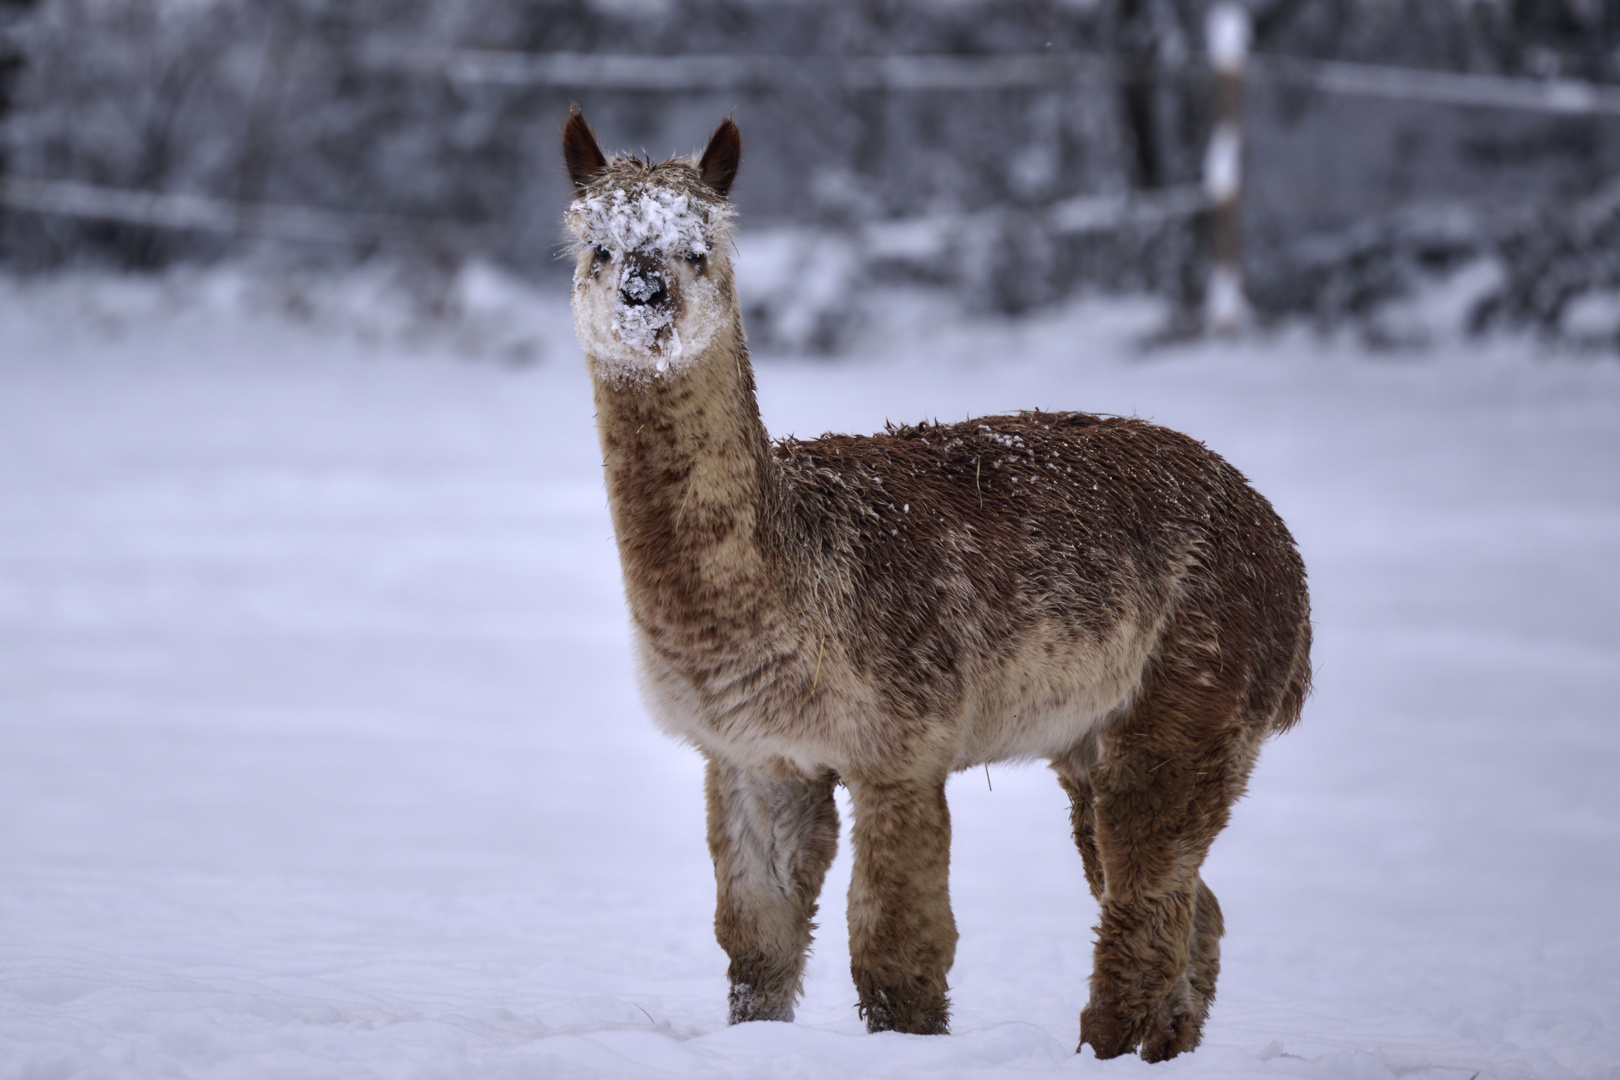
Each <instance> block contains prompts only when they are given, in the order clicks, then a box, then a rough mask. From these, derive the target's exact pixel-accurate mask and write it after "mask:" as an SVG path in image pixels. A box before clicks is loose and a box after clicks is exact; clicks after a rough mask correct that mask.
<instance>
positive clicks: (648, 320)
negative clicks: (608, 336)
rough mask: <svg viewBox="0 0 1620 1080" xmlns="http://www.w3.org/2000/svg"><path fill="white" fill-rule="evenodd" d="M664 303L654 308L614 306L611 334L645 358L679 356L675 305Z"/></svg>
mask: <svg viewBox="0 0 1620 1080" xmlns="http://www.w3.org/2000/svg"><path fill="white" fill-rule="evenodd" d="M664 296H665V300H664V301H663V302H661V303H657V304H649V303H624V302H622V301H621V302H620V303H617V304H614V305H613V332H614V334H616V335H618V338H619V340H620V341H622V342H624V343H625V344H626V345H628V346H630V347H631V348H632V349H635V350H636V351H637V352H640V353H645V354H646V355H648V356H656V355H659V354H663V355H664V356H666V357H676V356H679V355H680V354H681V336H680V334H679V333H677V332H676V330H675V305H674V304H671V303H669V302H668V299H667V297H668V293H665V294H664Z"/></svg>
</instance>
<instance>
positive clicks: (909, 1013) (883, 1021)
mask: <svg viewBox="0 0 1620 1080" xmlns="http://www.w3.org/2000/svg"><path fill="white" fill-rule="evenodd" d="M845 783H846V784H847V785H848V787H849V793H850V799H851V801H852V802H853V804H854V810H855V828H854V840H855V868H854V873H853V875H852V879H851V881H850V886H849V953H850V973H851V974H852V975H853V976H854V978H855V989H856V992H857V994H858V996H859V999H860V1011H861V1015H862V1016H864V1017H865V1018H866V1028H867V1030H868V1031H904V1032H909V1033H911V1034H915V1035H943V1034H945V1033H946V1032H947V1031H948V1030H949V1017H950V1002H949V999H948V998H947V996H946V992H947V989H948V987H947V986H946V982H945V975H946V972H948V971H949V970H950V967H951V962H952V961H953V960H954V959H955V957H956V920H955V919H954V918H953V917H952V915H951V898H950V888H949V879H950V859H951V819H950V813H949V812H948V811H947V809H946V806H945V780H944V778H943V777H940V778H938V779H933V780H925V781H920V782H905V781H901V782H879V781H866V780H862V779H859V778H853V777H849V776H846V777H845Z"/></svg>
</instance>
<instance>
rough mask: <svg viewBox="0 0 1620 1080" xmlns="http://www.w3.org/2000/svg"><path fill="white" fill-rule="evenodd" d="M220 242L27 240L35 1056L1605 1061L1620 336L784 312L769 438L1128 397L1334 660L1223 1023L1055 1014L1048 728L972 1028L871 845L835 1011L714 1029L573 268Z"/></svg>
mask: <svg viewBox="0 0 1620 1080" xmlns="http://www.w3.org/2000/svg"><path fill="white" fill-rule="evenodd" d="M239 284H240V283H239V282H238V283H237V284H236V285H233V284H232V279H228V278H200V279H176V280H171V281H170V282H169V283H167V284H164V283H159V284H157V285H132V284H129V283H119V282H109V281H100V282H96V281H85V280H68V281H60V282H55V283H47V284H28V285H24V284H18V283H10V284H0V1076H4V1077H39V1078H45V1077H52V1078H56V1077H81V1076H109V1077H115V1076H116V1077H122V1076H154V1077H155V1076H177V1077H178V1076H184V1077H238V1076H242V1077H249V1076H251V1077H266V1076H287V1077H294V1076H296V1077H343V1078H351V1077H364V1076H377V1077H481V1078H482V1077H492V1078H494V1077H508V1076H511V1077H517V1076H524V1077H601V1076H612V1077H664V1076H702V1077H807V1078H824V1077H827V1078H834V1077H845V1076H893V1077H935V1076H939V1077H945V1076H949V1077H983V1076H1031V1077H1033V1076H1048V1075H1064V1076H1147V1075H1150V1074H1151V1075H1156V1076H1160V1077H1178V1076H1206V1075H1207V1076H1268V1077H1269V1076H1299V1077H1322V1078H1326V1077H1346V1078H1349V1077H1353V1078H1357V1080H1375V1078H1382V1077H1390V1076H1395V1077H1412V1076H1416V1077H1425V1078H1426V1077H1434V1078H1437V1080H1439V1078H1444V1080H1453V1078H1454V1080H1470V1077H1472V1076H1474V1075H1475V1074H1476V1073H1477V1074H1478V1076H1479V1077H1480V1078H1481V1080H1495V1078H1499V1077H1500V1078H1511V1077H1535V1078H1548V1080H1556V1078H1560V1077H1616V1076H1620V930H1617V928H1616V927H1617V922H1616V918H1617V916H1620V900H1617V899H1616V898H1617V897H1620V784H1617V782H1616V779H1615V778H1616V775H1617V773H1620V724H1617V718H1616V706H1615V703H1616V702H1617V701H1620V559H1617V556H1620V365H1617V364H1616V363H1615V362H1614V361H1613V359H1612V358H1611V359H1604V360H1592V359H1579V358H1571V357H1562V358H1559V357H1551V358H1548V357H1543V356H1539V355H1537V353H1538V350H1537V348H1536V346H1535V345H1534V344H1533V343H1529V342H1511V341H1509V342H1496V343H1491V344H1489V345H1480V344H1469V343H1453V344H1451V345H1447V346H1443V347H1441V348H1438V349H1436V350H1434V351H1431V352H1428V353H1421V354H1396V355H1368V354H1364V353H1358V352H1357V351H1355V350H1354V349H1353V348H1352V347H1350V346H1348V345H1334V344H1332V343H1323V342H1321V341H1319V340H1317V339H1314V338H1311V337H1307V336H1304V335H1292V334H1284V335H1281V336H1277V337H1272V338H1262V339H1260V340H1257V341H1251V342H1248V343H1244V344H1239V345H1222V344H1201V345H1190V346H1185V347H1178V348H1172V349H1168V350H1159V351H1155V352H1152V353H1146V354H1144V353H1142V352H1141V351H1140V350H1138V349H1137V348H1136V346H1135V344H1134V342H1135V341H1136V340H1138V339H1139V337H1140V335H1141V334H1142V333H1143V332H1144V331H1145V329H1147V328H1149V327H1150V326H1151V324H1152V323H1153V321H1154V319H1155V318H1156V316H1155V313H1154V312H1153V311H1152V310H1151V309H1150V308H1147V307H1145V306H1142V305H1130V304H1123V303H1110V304H1098V303H1093V304H1081V305H1077V306H1074V307H1071V308H1069V309H1067V310H1065V311H1062V312H1059V313H1056V314H1049V315H1045V316H1042V317H1039V318H1036V319H1032V320H1030V321H1027V322H1023V323H1017V324H1009V323H1005V322H995V321H975V320H972V319H968V318H965V317H957V316H952V315H950V314H948V313H944V312H941V311H938V310H934V309H928V308H926V307H923V308H921V309H919V310H917V311H913V312H912V313H911V314H910V315H909V316H904V317H900V316H897V317H896V318H895V319H894V320H893V321H892V323H891V324H889V325H886V326H883V327H879V328H877V329H876V330H874V331H872V332H871V333H869V335H868V338H867V343H866V344H865V345H863V346H861V347H860V348H858V349H857V350H856V351H855V353H854V354H852V355H850V356H848V357H845V358H843V359H840V360H837V361H831V362H829V361H811V360H789V359H775V360H773V359H770V358H765V359H763V360H762V361H761V363H760V382H761V388H762V389H761V393H762V405H763V409H764V413H765V416H766V419H767V422H768V423H769V425H770V426H771V428H772V430H773V431H775V432H778V433H783V432H797V433H799V434H816V433H819V432H821V431H823V430H829V429H831V430H853V431H864V430H871V429H872V428H874V427H876V426H877V425H880V424H881V423H882V422H883V420H884V419H885V418H893V419H896V420H913V419H917V418H921V417H928V416H935V415H937V416H940V417H959V416H963V415H966V414H969V413H981V412H991V411H1002V410H1008V409H1014V408H1018V407H1029V406H1036V405H1039V406H1041V407H1044V408H1049V409H1063V408H1083V409H1090V410H1096V411H1106V412H1115V413H1128V414H1137V415H1140V416H1143V417H1148V418H1151V419H1154V420H1156V421H1159V422H1161V423H1165V424H1168V425H1171V426H1174V427H1178V428H1181V429H1183V430H1186V431H1189V432H1191V433H1193V434H1195V435H1197V436H1198V437H1200V438H1202V439H1204V440H1206V441H1207V442H1208V443H1209V444H1210V445H1211V446H1213V447H1215V448H1216V449H1217V450H1219V451H1220V452H1222V453H1223V454H1225V455H1226V456H1228V457H1229V458H1230V459H1231V460H1232V461H1233V462H1235V463H1236V464H1237V465H1238V466H1239V467H1240V468H1242V469H1243V470H1245V471H1246V472H1247V473H1248V474H1249V476H1250V477H1251V478H1252V479H1253V480H1254V481H1255V483H1256V484H1257V486H1258V487H1259V488H1260V489H1261V490H1262V491H1264V492H1265V493H1266V494H1267V495H1269V496H1270V497H1271V499H1272V500H1273V502H1274V503H1275V504H1276V505H1277V507H1278V508H1279V510H1280V511H1281V512H1282V514H1283V516H1284V517H1285V518H1286V519H1287V520H1288V522H1289V523H1290V524H1291V525H1292V527H1293V528H1294V530H1295V533H1296V535H1297V536H1298V538H1299V541H1300V545H1301V547H1302V549H1303V551H1304V554H1305V558H1306V562H1307V564H1308V565H1309V567H1310V571H1311V580H1312V588H1313V593H1314V600H1315V612H1316V625H1317V641H1318V645H1317V652H1316V662H1317V668H1318V677H1317V692H1316V695H1315V697H1314V698H1313V699H1312V700H1311V701H1310V702H1309V704H1308V706H1307V708H1306V713H1305V719H1304V722H1303V723H1302V724H1301V726H1300V727H1299V728H1298V729H1297V730H1295V731H1294V732H1292V733H1290V734H1289V735H1287V736H1285V737H1283V738H1281V739H1279V740H1277V741H1276V742H1275V743H1273V744H1272V745H1270V746H1269V747H1268V748H1267V750H1266V752H1265V754H1264V756H1263V757H1262V760H1261V765H1260V768H1259V770H1258V771H1257V774H1256V776H1255V778H1254V783H1253V788H1252V794H1251V795H1250V797H1249V798H1248V799H1247V800H1246V801H1245V802H1243V803H1242V804H1240V805H1239V807H1238V809H1237V811H1236V814H1235V816H1234V821H1233V824H1232V826H1231V827H1230V828H1229V829H1228V830H1227V832H1226V833H1225V834H1224V835H1223V836H1222V837H1221V839H1220V840H1219V841H1218V842H1217V844H1216V847H1215V850H1214V853H1213V855H1212V856H1211V858H1210V861H1209V864H1208V867H1207V870H1206V875H1205V876H1206V878H1207V879H1208V880H1209V881H1210V883H1211V885H1212V886H1213V887H1214V889H1215V890H1216V892H1217V893H1218V894H1219V896H1220V898H1221V902H1222V904H1223V906H1224V908H1225V911H1226V916H1227V925H1228V929H1229V933H1228V937H1227V939H1226V945H1225V965H1224V972H1223V975H1222V981H1221V987H1220V996H1219V1000H1218V1001H1217V1003H1216V1005H1215V1009H1214V1012H1213V1015H1212V1016H1211V1018H1210V1022H1209V1026H1208V1029H1207V1033H1206V1039H1205V1043H1204V1045H1203V1047H1202V1048H1201V1049H1199V1050H1198V1051H1197V1052H1196V1053H1195V1054H1192V1055H1189V1056H1183V1057H1181V1058H1179V1059H1177V1060H1175V1061H1173V1062H1171V1063H1169V1064H1165V1065H1158V1066H1147V1065H1144V1064H1143V1063H1142V1062H1140V1061H1138V1060H1136V1059H1134V1058H1132V1059H1120V1060H1115V1061H1110V1062H1098V1061H1096V1060H1095V1059H1094V1058H1092V1057H1091V1055H1090V1052H1089V1051H1087V1053H1086V1054H1084V1055H1080V1056H1076V1055H1075V1054H1074V1053H1073V1050H1074V1046H1075V1043H1076V1040H1077V1036H1078V1021H1077V1015H1078V1010H1079V1008H1080V1005H1081V1004H1082V1001H1083V999H1084V996H1085V992H1086V989H1085V988H1086V978H1087V974H1088V970H1089V964H1090V955H1089V954H1090V942H1089V939H1090V936H1091V935H1090V927H1091V925H1092V921H1093V919H1094V916H1095V908H1094V905H1093V904H1092V902H1091V900H1090V898H1089V896H1088V895H1087V894H1086V890H1085V887H1084V884H1083V882H1082V878H1081V872H1080V861H1079V858H1078V856H1076V854H1075V853H1074V851H1073V849H1072V847H1071V846H1070V842H1069V838H1068V836H1067V834H1066V804H1065V800H1064V797H1063V794H1062V792H1061V791H1060V790H1059V788H1058V786H1057V784H1056V783H1055V782H1054V781H1053V780H1052V778H1051V777H1050V776H1049V775H1048V774H1047V772H1046V770H1044V769H1042V768H1039V767H1024V768H1000V769H994V770H992V774H991V779H992V780H993V783H994V789H993V790H990V789H989V787H988V785H987V783H986V777H985V775H984V774H983V772H982V771H981V772H975V773H969V774H965V775H962V776H959V777H957V778H956V779H955V780H954V782H953V783H952V786H951V799H952V807H953V815H954V824H955V847H954V850H953V863H952V882H951V884H952V892H953V895H954V898H955V903H956V911H957V917H958V921H959V923H960V926H961V930H962V942H961V948H960V952H959V954H958V959H957V964H956V967H955V969H954V971H953V972H952V976H951V981H952V985H953V997H954V1000H955V1014H954V1022H953V1030H954V1032H955V1034H953V1035H951V1036H949V1037H943V1038H924V1037H915V1036H903V1035H894V1034H889V1035H881V1036H868V1035H866V1034H864V1031H863V1028H862V1025H861V1023H860V1021H859V1020H858V1019H857V1018H856V1016H855V1012H854V1009H853V996H854V995H853V988H852V986H851V985H850V982H849V977H848V973H847V952H846V949H845V946H844V943H843V937H844V926H843V916H842V908H843V903H842V893H843V890H844V888H845V885H846V883H847V881H848V861H847V847H846V854H843V855H841V856H840V859H839V862H838V863H837V864H836V866H835V868H834V873H833V876H832V879H831V880H830V881H829V883H828V888H827V892H826V896H825V903H824V908H823V919H822V930H821V933H820V935H819V944H818V947H817V951H816V954H815V956H814V957H813V959H812V962H811V969H810V973H809V977H808V990H807V997H806V1000H805V1001H804V1003H803V1005H802V1007H801V1008H800V1012H799V1021H798V1022H797V1023H796V1024H793V1025H781V1024H750V1025H744V1026H741V1027H736V1028H728V1027H726V1025H725V1010H724V1006H725V983H724V969H725V960H724V957H723V955H722V954H721V952H720V951H719V949H718V947H717V946H716V945H715V944H714V941H713V937H712V934H711V931H710V918H711V907H712V879H711V877H710V871H709V867H708V860H707V855H706V852H705V850H704V844H703V820H702V816H703V812H702V799H701V793H700V790H699V786H700V771H701V770H700V765H699V761H698V759H697V757H696V755H695V754H694V753H692V752H691V751H690V750H687V749H684V748H682V747H680V746H677V745H673V744H671V743H669V742H667V741H665V740H664V739H662V738H661V737H660V736H658V735H657V734H656V733H655V732H654V730H653V729H652V727H651V725H650V723H649V722H648V721H647V719H646V718H645V716H644V715H643V712H642V710H641V708H640V706H639V704H638V702H637V698H636V693H635V689H634V685H633V681H632V678H631V672H630V666H629V658H628V650H627V634H626V629H625V616H624V609H623V602H622V599H621V595H620V591H619V582H618V570H617V564H616V559H615V554H614V549H613V544H612V541H611V539H610V531H611V530H610V525H609V522H608V517H607V512H606V509H605V507H604V504H603V496H602V490H601V482H600V476H599V462H598V459H597V455H596V449H595V435H594V430H593V427H592V419H591V404H590V398H589V391H588V386H587V380H586V376H585V373H584V371H583V368H582V365H581V364H580V362H579V358H578V354H577V350H576V348H575V346H574V344H573V342H572V334H571V329H570V327H569V324H568V319H567V313H566V308H565V306H564V305H563V303H562V301H561V300H560V299H558V298H555V297H546V298H540V299H538V300H535V301H534V302H533V304H532V305H531V306H529V307H528V308H527V309H526V313H525V315H524V318H526V319H527V320H528V324H527V325H528V326H529V331H527V332H528V333H530V335H531V338H530V339H525V340H526V341H528V344H526V345H524V346H523V348H521V349H518V348H514V349H506V348H505V347H500V348H496V349H495V350H494V351H493V353H494V354H493V355H485V356H484V357H483V358H481V359H468V358H467V357H465V356H464V355H461V354H460V352H458V350H461V351H465V350H462V344H464V343H462V344H458V343H457V342H456V341H455V340H453V338H454V336H455V335H453V334H452V335H448V336H446V335H441V336H439V337H433V336H432V335H429V336H428V338H426V339H424V340H421V341H417V342H415V343H409V342H406V341H405V340H404V338H403V337H402V336H401V335H398V334H382V335H377V338H378V339H377V340H371V341H368V340H366V337H367V335H364V334H357V333H354V332H351V331H352V328H348V327H345V326H343V325H336V324H333V323H331V322H329V321H323V320H322V319H319V318H316V319H315V320H314V321H313V322H305V321H300V318H299V317H295V316H292V315H286V314H276V313H274V312H271V311H269V310H267V308H266V305H265V304H263V303H258V304H255V303H252V302H248V301H247V300H244V299H243V296H244V295H246V293H244V291H243V289H241V288H239V287H238V285H239ZM486 284H487V283H486ZM496 291H497V292H498V291H499V290H496ZM745 291H746V283H745ZM474 292H475V293H477V295H478V296H483V297H485V298H486V299H487V298H488V296H489V295H490V289H489V288H483V289H482V290H481V291H480V290H474ZM182 294H184V299H176V297H177V296H181V295H182ZM474 299H476V297H474ZM509 301H510V297H507V301H502V302H509ZM492 303H493V302H492ZM473 306H476V305H473ZM508 306H510V305H509V303H508ZM293 307H294V308H295V309H296V310H297V311H301V312H303V313H304V314H305V315H306V316H307V315H308V314H309V312H310V310H312V309H311V308H310V306H309V305H308V304H300V305H293ZM494 307H495V308H499V307H500V304H499V303H495V304H494ZM492 310H493V309H492ZM496 321H497V322H498V321H499V320H496ZM492 325H493V324H492ZM492 333H493V332H492ZM502 333H504V331H502ZM535 335H537V336H535ZM486 336H487V335H486ZM495 337H496V338H499V337H500V334H499V333H496V334H495ZM531 339H532V340H531ZM535 342H538V347H536V345H535ZM531 354H537V355H538V362H536V363H524V364H518V363H512V362H510V360H509V359H502V357H503V356H519V357H521V356H528V355H531Z"/></svg>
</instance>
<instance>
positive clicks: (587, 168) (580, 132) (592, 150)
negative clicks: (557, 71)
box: [562, 105, 607, 194]
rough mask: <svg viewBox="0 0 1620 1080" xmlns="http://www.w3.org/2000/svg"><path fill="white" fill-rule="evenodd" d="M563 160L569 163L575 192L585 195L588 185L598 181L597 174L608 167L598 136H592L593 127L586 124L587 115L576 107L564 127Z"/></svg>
mask: <svg viewBox="0 0 1620 1080" xmlns="http://www.w3.org/2000/svg"><path fill="white" fill-rule="evenodd" d="M562 145H563V160H564V161H566V162H567V163H568V176H569V178H570V179H571V180H573V181H574V192H575V193H576V194H579V193H583V192H584V190H585V187H586V185H588V184H589V183H590V182H591V181H592V180H594V179H596V174H597V173H599V172H601V171H602V170H603V169H605V168H606V167H607V157H606V155H604V154H603V153H602V148H601V147H600V146H598V145H596V136H595V135H592V134H591V125H589V124H587V123H586V122H585V114H584V113H582V112H580V111H579V106H578V105H575V106H573V107H572V108H570V109H569V110H568V123H566V124H564V125H563V134H562Z"/></svg>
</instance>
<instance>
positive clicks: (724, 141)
mask: <svg viewBox="0 0 1620 1080" xmlns="http://www.w3.org/2000/svg"><path fill="white" fill-rule="evenodd" d="M741 160H742V132H740V131H738V130H737V125H736V124H734V123H732V120H731V117H729V116H728V117H726V118H725V119H724V120H722V121H720V126H719V127H717V128H715V129H714V134H713V135H711V136H709V148H708V149H707V150H705V151H703V157H702V158H701V159H699V161H698V172H699V173H701V174H702V175H703V182H704V183H705V184H708V185H709V186H710V187H712V188H713V189H714V190H715V191H716V192H717V193H718V194H719V195H720V196H721V197H724V196H726V195H728V194H730V192H731V182H732V181H733V180H735V179H737V164H738V163H739V162H740V161H741Z"/></svg>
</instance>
